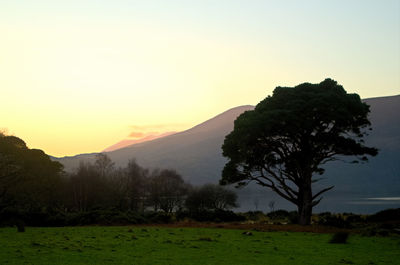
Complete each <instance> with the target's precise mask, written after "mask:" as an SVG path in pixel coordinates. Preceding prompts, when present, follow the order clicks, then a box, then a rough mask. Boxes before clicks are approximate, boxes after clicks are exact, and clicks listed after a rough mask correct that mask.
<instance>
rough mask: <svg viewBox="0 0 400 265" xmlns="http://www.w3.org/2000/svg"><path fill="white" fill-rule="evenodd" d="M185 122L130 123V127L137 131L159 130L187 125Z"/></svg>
mask: <svg viewBox="0 0 400 265" xmlns="http://www.w3.org/2000/svg"><path fill="white" fill-rule="evenodd" d="M186 126H187V124H185V123H164V124H163V123H161V124H146V125H130V126H129V127H130V128H131V129H133V130H137V131H146V132H148V131H151V130H153V131H158V130H168V129H176V128H183V127H186Z"/></svg>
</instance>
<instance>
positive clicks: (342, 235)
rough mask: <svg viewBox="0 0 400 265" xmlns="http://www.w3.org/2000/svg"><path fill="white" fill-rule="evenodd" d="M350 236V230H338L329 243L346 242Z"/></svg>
mask: <svg viewBox="0 0 400 265" xmlns="http://www.w3.org/2000/svg"><path fill="white" fill-rule="evenodd" d="M348 237H349V233H348V232H337V233H335V234H333V236H332V238H331V240H330V241H329V243H332V244H346V243H347V239H348Z"/></svg>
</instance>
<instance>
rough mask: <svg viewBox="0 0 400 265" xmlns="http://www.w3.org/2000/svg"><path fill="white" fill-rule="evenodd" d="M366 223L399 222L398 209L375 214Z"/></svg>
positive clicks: (399, 212) (399, 211)
mask: <svg viewBox="0 0 400 265" xmlns="http://www.w3.org/2000/svg"><path fill="white" fill-rule="evenodd" d="M367 221H368V222H390V221H400V208H397V209H387V210H383V211H380V212H377V213H376V214H373V215H371V216H369V217H368V218H367Z"/></svg>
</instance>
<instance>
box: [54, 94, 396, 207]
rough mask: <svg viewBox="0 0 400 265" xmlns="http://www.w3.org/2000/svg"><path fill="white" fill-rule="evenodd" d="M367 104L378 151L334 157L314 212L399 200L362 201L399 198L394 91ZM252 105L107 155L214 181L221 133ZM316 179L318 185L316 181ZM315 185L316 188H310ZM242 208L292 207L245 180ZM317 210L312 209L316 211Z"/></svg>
mask: <svg viewBox="0 0 400 265" xmlns="http://www.w3.org/2000/svg"><path fill="white" fill-rule="evenodd" d="M364 101H365V102H366V103H367V104H369V105H370V106H371V114H370V120H371V122H372V127H373V130H372V132H371V133H370V135H369V136H368V138H367V139H366V140H367V141H366V142H367V144H369V145H372V146H375V147H377V148H379V151H380V153H379V155H378V156H377V157H374V158H371V159H370V162H369V163H366V164H346V163H339V162H335V163H332V164H330V165H328V166H327V171H326V174H325V175H324V178H325V179H324V180H323V181H322V182H321V184H322V185H332V184H333V185H335V189H334V190H332V191H331V192H329V193H328V194H327V195H326V197H325V198H324V200H323V201H322V203H321V205H320V206H319V208H318V209H319V210H320V211H324V210H330V211H354V212H372V211H375V210H377V209H382V208H387V207H400V201H389V200H367V199H365V198H368V197H373V198H375V197H400V115H399V113H400V95H398V96H392V97H379V98H371V99H365V100H364ZM253 108H254V107H253V106H241V107H236V108H233V109H230V110H228V111H226V112H224V113H222V114H220V115H218V116H216V117H214V118H212V119H210V120H208V121H206V122H204V123H202V124H199V125H197V126H195V127H193V128H191V129H189V130H187V131H184V132H180V133H177V134H173V135H169V136H166V137H163V138H160V139H156V140H152V141H149V142H144V143H139V144H135V145H132V146H129V147H126V148H122V149H118V150H115V151H112V152H108V153H107V154H108V155H109V156H110V157H111V159H112V160H114V161H115V162H116V164H117V165H120V166H124V165H125V164H126V163H127V162H128V160H129V159H132V158H136V160H137V161H138V163H139V164H140V165H142V166H145V167H151V168H155V167H160V168H174V169H177V170H178V171H179V172H180V173H181V174H182V175H183V176H184V178H185V179H186V180H187V181H189V182H190V183H192V184H195V185H198V184H204V183H208V182H213V183H217V182H218V180H219V178H220V174H221V171H222V168H223V166H224V164H225V162H226V159H225V158H224V157H223V156H222V154H221V152H222V151H221V145H222V143H223V141H224V138H225V136H226V135H227V134H228V133H229V132H230V131H231V130H232V129H233V122H234V120H235V119H236V117H237V116H238V115H240V114H241V113H243V112H244V111H246V110H252V109H253ZM94 156H95V154H83V155H78V156H74V157H64V158H58V159H57V160H58V161H60V162H61V163H62V164H64V166H65V168H66V170H67V171H71V170H73V169H74V168H76V167H77V165H78V163H79V161H80V160H84V161H91V160H93V158H94ZM321 184H320V185H321ZM316 188H317V189H318V187H316ZM239 195H240V201H241V206H242V209H255V205H256V203H255V201H258V205H260V206H259V209H261V210H267V206H266V205H267V204H268V202H269V201H271V200H274V201H276V206H275V207H276V208H277V207H278V208H288V207H291V208H293V209H294V207H293V206H291V205H290V204H288V203H287V202H285V201H283V200H281V199H280V198H279V197H277V196H276V195H274V194H273V193H272V192H269V191H266V190H265V189H260V188H259V187H257V186H256V185H250V186H249V187H246V188H244V189H241V190H239ZM318 209H317V210H318Z"/></svg>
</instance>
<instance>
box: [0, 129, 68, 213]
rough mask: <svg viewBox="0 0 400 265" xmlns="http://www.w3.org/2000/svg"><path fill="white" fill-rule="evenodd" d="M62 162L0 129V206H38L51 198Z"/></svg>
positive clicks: (50, 200)
mask: <svg viewBox="0 0 400 265" xmlns="http://www.w3.org/2000/svg"><path fill="white" fill-rule="evenodd" d="M62 169H63V166H62V165H61V164H60V163H59V162H54V161H51V159H50V158H49V156H48V155H46V154H45V153H44V152H43V151H42V150H39V149H29V148H28V147H27V146H26V144H25V142H24V141H23V140H21V139H20V138H18V137H15V136H6V135H4V134H2V133H0V210H1V209H2V208H4V207H5V206H6V205H22V206H23V207H22V208H28V207H29V208H39V207H41V206H43V205H44V204H46V205H51V204H52V203H53V202H54V197H55V195H56V194H55V193H54V192H53V191H54V186H55V185H56V184H57V183H59V181H60V173H61V172H62Z"/></svg>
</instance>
